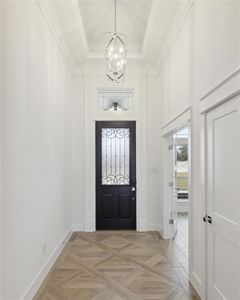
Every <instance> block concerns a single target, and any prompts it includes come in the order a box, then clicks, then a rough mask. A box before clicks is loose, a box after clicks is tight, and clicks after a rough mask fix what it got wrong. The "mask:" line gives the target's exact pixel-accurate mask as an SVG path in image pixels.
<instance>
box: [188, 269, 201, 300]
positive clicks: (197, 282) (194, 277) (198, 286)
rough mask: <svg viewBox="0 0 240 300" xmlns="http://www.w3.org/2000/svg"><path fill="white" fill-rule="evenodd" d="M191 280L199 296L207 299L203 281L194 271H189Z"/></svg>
mask: <svg viewBox="0 0 240 300" xmlns="http://www.w3.org/2000/svg"><path fill="white" fill-rule="evenodd" d="M189 281H190V283H191V284H192V286H193V287H194V289H195V290H196V292H197V293H198V296H199V297H200V298H201V299H202V300H205V296H204V292H203V285H202V282H201V280H200V279H199V278H198V276H197V275H196V274H195V273H194V272H193V271H192V272H190V273H189Z"/></svg>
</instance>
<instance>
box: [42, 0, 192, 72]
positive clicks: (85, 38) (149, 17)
mask: <svg viewBox="0 0 240 300" xmlns="http://www.w3.org/2000/svg"><path fill="white" fill-rule="evenodd" d="M38 3H39V5H40V8H41V9H42V11H43V12H44V14H45V17H46V19H47V21H48V23H49V25H50V26H51V28H52V31H53V33H54V35H55V37H56V39H57V42H58V44H59V47H60V50H61V51H62V53H63V54H64V56H65V58H66V60H67V63H68V65H69V67H70V68H71V70H72V72H73V73H77V70H81V67H82V66H84V65H89V64H103V65H104V52H105V48H106V44H107V39H106V36H104V33H105V32H109V31H113V28H114V0H61V1H55V0H38ZM191 3H192V0H118V4H117V5H118V9H117V25H118V31H119V32H123V33H125V34H126V35H127V48H128V63H129V64H138V65H139V64H140V65H143V66H147V65H152V66H154V65H156V63H157V62H159V61H162V60H163V54H164V53H165V52H166V49H167V48H168V46H169V43H170V41H171V40H172V39H173V35H174V33H175V32H176V30H177V28H178V27H179V26H180V24H181V22H182V20H183V18H184V15H185V14H186V12H187V10H188V9H189V7H190V5H191Z"/></svg>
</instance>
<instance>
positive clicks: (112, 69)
mask: <svg viewBox="0 0 240 300" xmlns="http://www.w3.org/2000/svg"><path fill="white" fill-rule="evenodd" d="M114 1H115V16H114V17H115V18H114V32H110V33H108V34H110V35H111V36H110V40H109V42H108V45H107V49H106V67H107V69H106V75H107V77H108V79H109V80H111V81H112V82H115V83H119V82H121V81H122V80H123V79H124V75H125V69H126V64H127V48H126V45H125V42H124V39H126V36H125V34H123V33H118V32H117V0H114Z"/></svg>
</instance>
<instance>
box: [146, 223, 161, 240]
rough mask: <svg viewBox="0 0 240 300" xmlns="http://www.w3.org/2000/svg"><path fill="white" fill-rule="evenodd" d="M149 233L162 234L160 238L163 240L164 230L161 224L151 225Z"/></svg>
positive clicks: (149, 225)
mask: <svg viewBox="0 0 240 300" xmlns="http://www.w3.org/2000/svg"><path fill="white" fill-rule="evenodd" d="M148 231H157V232H158V233H159V234H160V236H161V237H162V238H163V229H162V226H161V225H160V224H156V223H149V224H148Z"/></svg>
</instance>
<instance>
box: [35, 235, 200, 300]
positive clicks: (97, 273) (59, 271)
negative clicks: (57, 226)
mask: <svg viewBox="0 0 240 300" xmlns="http://www.w3.org/2000/svg"><path fill="white" fill-rule="evenodd" d="M47 299H49V300H50V299H51V300H66V299H69V300H70V299H71V300H74V299H76V300H78V299H84V300H88V299H89V300H90V299H93V300H110V299H111V300H120V299H135V300H137V299H138V300H141V299H144V300H147V299H155V300H159V299H161V300H167V299H168V300H175V299H176V300H190V299H191V300H198V299H200V298H199V297H198V296H197V294H196V292H195V291H194V289H193V288H192V287H191V286H190V284H189V282H188V279H187V274H186V270H185V269H184V266H183V262H182V257H181V253H180V251H179V249H178V245H177V243H175V242H173V243H172V242H171V241H167V240H162V239H160V237H159V234H158V233H156V232H147V233H139V232H134V231H98V232H94V233H77V232H75V233H73V235H72V237H71V238H70V240H69V242H68V243H67V244H66V246H65V248H64V250H63V252H62V254H61V256H60V257H59V258H58V260H57V262H56V263H55V265H54V267H53V269H52V271H51V272H50V274H49V275H48V277H47V278H46V280H45V282H44V283H43V285H42V287H41V288H40V290H39V291H38V293H37V295H36V296H35V297H34V300H47Z"/></svg>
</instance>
